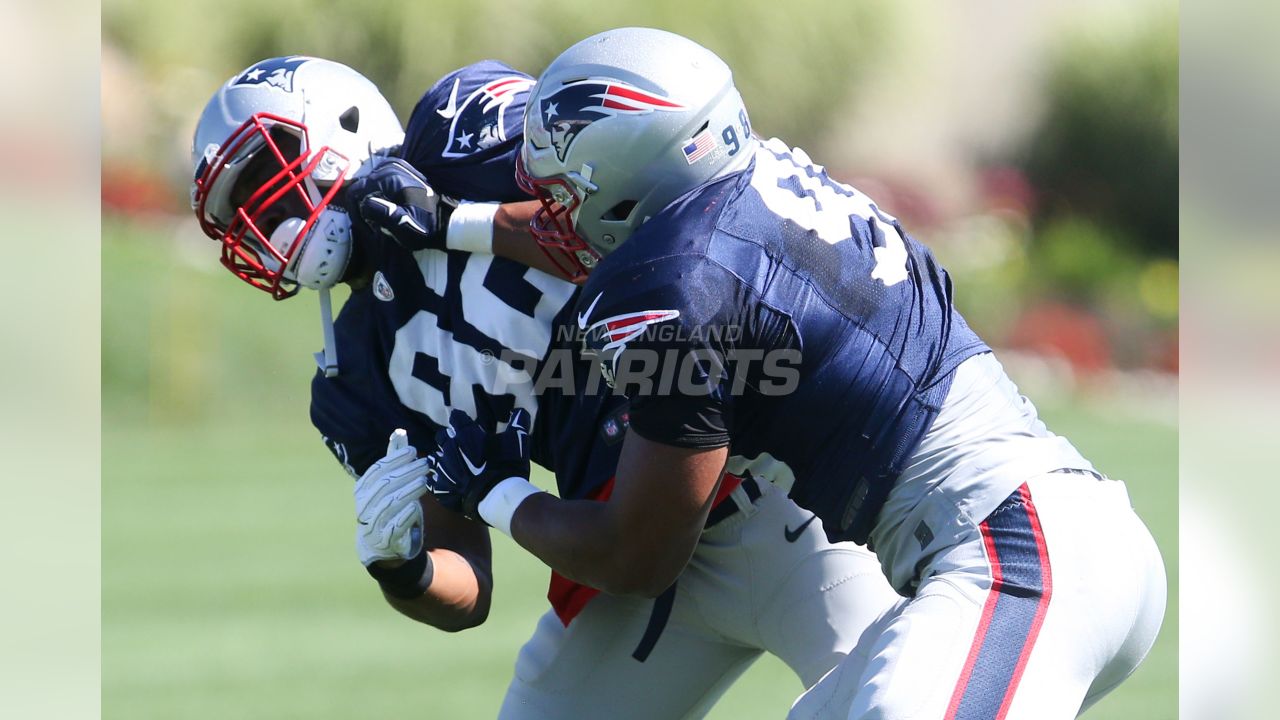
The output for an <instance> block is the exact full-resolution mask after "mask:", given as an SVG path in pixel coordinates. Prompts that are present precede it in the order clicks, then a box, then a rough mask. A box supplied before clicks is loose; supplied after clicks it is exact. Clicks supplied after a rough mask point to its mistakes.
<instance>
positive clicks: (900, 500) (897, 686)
mask: <svg viewBox="0 0 1280 720" xmlns="http://www.w3.org/2000/svg"><path fill="white" fill-rule="evenodd" d="M521 163H522V167H521V169H520V172H521V175H522V178H523V181H524V183H525V184H526V186H527V187H529V188H530V189H531V190H532V191H533V192H536V193H537V195H538V196H539V198H540V199H541V200H542V201H543V205H544V207H543V209H542V210H541V211H539V212H538V214H537V215H536V217H535V218H533V229H534V232H535V233H536V234H537V235H538V236H539V237H540V240H541V242H542V243H543V244H544V246H546V247H548V248H551V249H552V250H553V251H555V252H558V253H560V255H561V261H562V262H563V263H564V264H566V265H567V266H570V267H573V268H576V269H577V270H578V271H579V272H580V273H583V274H585V273H588V272H589V273H590V275H589V279H588V280H587V283H586V285H585V287H584V288H583V290H582V292H581V294H580V295H579V297H578V299H577V316H576V320H577V324H578V328H579V330H580V332H581V343H582V348H583V354H584V356H585V357H587V358H589V359H591V360H593V361H595V362H598V363H599V364H600V366H601V368H600V372H599V374H600V375H601V376H602V377H604V378H605V379H606V380H608V381H609V383H610V384H611V385H612V387H613V388H614V389H615V390H616V391H617V392H619V393H622V394H625V395H626V396H628V397H629V398H630V401H631V405H630V428H629V430H628V432H627V436H626V440H625V442H624V445H623V448H622V453H621V460H620V462H619V465H618V473H617V478H616V483H615V488H614V492H613V495H612V498H611V500H610V502H608V503H598V502H590V501H583V500H573V499H557V498H554V497H552V496H550V495H548V494H546V493H541V492H538V491H537V489H536V488H534V487H532V486H531V485H529V483H527V482H526V481H525V479H524V478H523V477H522V476H521V475H520V474H519V473H514V474H510V475H508V474H507V473H510V471H511V470H512V468H515V467H516V465H515V464H514V463H513V457H514V456H513V452H514V451H513V449H512V448H517V447H518V445H515V444H513V443H512V435H513V433H516V432H518V431H515V430H511V431H507V432H505V433H500V434H498V435H496V436H494V437H489V436H488V435H487V434H486V433H485V432H484V431H483V429H481V428H478V427H477V426H475V425H474V424H473V423H470V422H468V421H467V420H465V419H463V418H459V419H458V420H457V422H455V423H454V425H453V427H452V428H451V429H450V430H449V432H447V433H444V434H441V435H440V436H439V437H438V439H439V441H440V445H441V449H440V451H439V452H438V454H437V458H436V467H435V468H434V469H433V470H432V471H431V472H430V473H429V474H428V485H429V486H430V490H431V492H432V493H433V494H434V495H435V496H436V497H437V499H438V500H440V501H441V504H443V505H445V506H446V507H449V508H455V509H458V510H459V511H461V512H463V513H465V514H468V515H471V516H476V515H478V516H479V517H480V518H483V519H484V520H486V521H487V522H489V523H490V524H491V525H493V526H494V527H498V528H501V529H503V530H505V531H507V532H509V533H510V534H511V535H512V537H514V538H515V539H516V541H517V542H519V543H520V544H521V545H523V546H524V547H525V548H527V549H529V550H530V551H531V552H533V553H534V554H535V555H537V556H538V557H540V558H541V559H542V560H544V561H545V562H546V563H547V564H548V565H550V566H552V567H553V568H555V569H556V570H558V571H560V572H562V573H564V574H565V575H567V576H568V577H571V578H574V579H576V580H579V581H581V582H584V583H587V584H590V585H593V586H596V587H600V588H604V589H605V590H607V591H612V592H618V593H635V594H641V595H654V594H656V593H658V592H660V591H661V590H662V588H664V587H666V586H667V585H668V584H669V583H670V582H671V581H672V580H673V579H674V578H675V577H676V576H677V575H678V574H679V573H680V572H681V570H682V569H683V568H684V567H685V564H686V563H687V562H688V560H689V558H690V555H691V553H693V548H694V544H695V543H696V542H697V540H698V531H699V528H700V527H701V524H702V522H703V520H704V518H705V517H706V516H707V513H708V508H709V507H710V506H711V503H712V500H713V498H714V495H715V492H716V488H717V486H718V484H719V483H720V482H721V477H722V475H723V473H725V472H726V471H728V472H729V473H742V472H750V473H753V474H755V475H756V476H762V477H768V478H770V479H771V480H773V481H774V482H775V483H777V484H779V485H781V486H782V487H784V488H785V489H786V490H787V491H788V492H789V494H790V496H791V497H792V498H793V499H795V500H796V501H797V502H798V503H799V504H800V506H801V507H804V508H806V509H809V510H811V511H813V512H814V513H815V514H816V516H817V517H818V518H819V520H821V522H822V525H823V528H824V530H825V532H826V534H827V535H828V536H829V538H830V539H831V540H833V541H834V540H852V541H854V542H869V543H870V544H871V545H872V546H873V548H874V549H875V551H876V553H877V554H878V556H879V561H880V564H881V566H882V568H883V570H884V573H885V575H886V577H887V578H888V579H889V581H890V583H891V584H892V585H893V586H894V587H895V588H896V589H897V590H898V591H899V592H900V593H902V594H903V595H905V596H908V597H909V598H910V600H909V601H908V602H905V603H903V604H901V605H899V606H897V607H896V608H895V609H894V611H892V612H890V613H888V614H886V616H885V617H884V618H882V619H881V621H879V622H878V623H877V624H876V625H875V627H874V628H873V629H872V631H870V632H868V633H867V635H865V636H864V638H863V640H862V641H860V642H859V644H858V647H857V648H856V650H855V651H854V652H853V653H851V654H850V655H849V657H847V658H846V659H845V660H844V661H843V662H842V663H841V664H840V665H839V666H837V667H836V668H835V669H833V670H832V671H831V672H829V673H828V674H827V675H826V676H825V677H824V679H823V680H822V681H821V682H820V683H819V684H818V685H817V686H815V687H814V688H812V689H810V690H809V691H807V692H806V694H805V695H803V696H802V697H801V698H800V699H799V700H798V701H797V703H796V704H795V706H794V707H793V708H792V712H791V717H794V718H811V717H824V718H825V717H838V718H846V717H847V718H901V719H903V720H905V719H906V718H917V719H919V718H948V719H950V718H975V719H977V718H985V719H987V720H990V719H991V718H1004V717H1017V718H1036V719H1042V718H1069V717H1074V716H1075V715H1076V714H1077V713H1079V712H1080V711H1081V710H1082V709H1083V708H1086V707H1088V706H1089V705H1090V704H1092V703H1093V702H1095V701H1096V700H1097V699H1098V698H1099V697H1101V696H1102V695H1103V694H1105V693H1106V692H1108V691H1110V690H1111V689H1113V688H1114V687H1115V686H1116V685H1117V684H1119V683H1120V682H1121V681H1122V680H1123V679H1124V678H1125V677H1127V676H1128V674H1129V673H1130V672H1132V671H1133V669H1134V668H1135V667H1136V666H1137V665H1138V663H1139V662H1140V661H1141V660H1142V658H1143V657H1144V656H1145V654H1146V653H1147V651H1148V650H1149V649H1150V647H1151V645H1152V643H1153V642H1154V640H1155V637H1156V634H1157V631H1158V629H1159V626H1160V623H1161V620H1162V617H1163V612H1164V604H1165V592H1166V589H1165V578H1164V570H1163V565H1162V562H1161V559H1160V554H1159V551H1158V549H1157V548H1156V546H1155V544H1154V542H1153V540H1152V538H1151V535H1150V533H1149V532H1148V531H1147V529H1146V528H1145V526H1144V525H1143V524H1142V522H1141V520H1139V519H1138V517H1137V515H1136V514H1135V513H1134V512H1133V510H1132V508H1131V507H1130V504H1129V501H1128V496H1127V493H1126V491H1125V488H1124V485H1123V484H1122V483H1120V482H1118V481H1115V480H1111V479H1109V478H1107V477H1105V476H1104V475H1103V474H1102V473H1100V472H1099V471H1098V470H1097V469H1095V468H1094V467H1093V466H1092V465H1091V464H1090V463H1089V462H1088V461H1087V460H1086V459H1085V458H1083V457H1082V456H1081V455H1080V453H1079V452H1077V451H1076V449H1075V448H1074V447H1073V446H1072V445H1071V443H1070V442H1068V441H1067V440H1066V439H1064V438H1062V437H1059V436H1057V435H1054V434H1053V433H1051V432H1049V431H1048V429H1047V428H1046V427H1045V426H1044V424H1043V423H1042V422H1040V420H1039V419H1038V418H1037V415H1036V411H1035V408H1034V407H1033V406H1032V405H1031V403H1030V402H1029V401H1028V400H1027V399H1026V398H1024V397H1022V396H1021V395H1020V394H1019V393H1018V391H1017V389H1016V388H1015V387H1014V385H1013V384H1012V383H1011V382H1010V380H1009V379H1008V378H1007V377H1006V375H1005V373H1004V370H1003V369H1002V367H1001V366H1000V364H999V363H998V362H997V361H996V360H995V359H994V357H993V356H992V354H991V351H990V349H989V348H988V347H987V346H986V345H985V344H984V343H983V342H982V341H981V340H980V339H979V338H978V337H977V336H976V335H975V334H974V333H973V332H972V331H971V330H970V329H969V327H968V326H967V325H966V323H965V321H964V319H963V318H962V317H961V316H960V315H959V314H958V313H957V312H956V311H955V309H954V308H953V305H952V292H953V288H952V285H951V280H950V278H949V277H948V275H947V273H946V271H945V270H943V268H942V267H941V266H940V265H939V264H938V263H937V261H936V260H935V259H934V258H933V256H932V255H931V254H930V252H929V251H928V249H926V248H925V247H924V246H923V245H921V244H919V243H917V242H916V241H915V240H913V239H912V238H910V237H909V236H908V235H907V234H906V232H905V231H904V230H903V228H902V226H901V224H900V223H899V222H898V221H897V220H896V219H895V218H894V217H893V216H891V215H889V214H888V213H886V212H885V211H883V210H881V209H880V208H879V207H877V206H876V204H875V203H874V202H872V200H871V199H870V198H868V197H867V196H865V195H863V194H862V193H860V192H858V191H857V190H855V189H854V188H851V187H849V186H847V185H844V184H842V183H839V182H836V181H835V180H833V179H832V178H830V177H829V176H828V175H827V173H826V171H825V170H824V169H823V168H822V166H820V165H817V164H815V163H814V162H813V161H811V160H810V159H809V157H808V156H807V155H805V154H804V152H803V151H800V150H796V149H791V148H789V147H788V146H786V145H785V144H783V143H782V142H780V141H778V140H770V141H767V142H764V141H761V140H759V139H757V138H756V136H755V135H754V134H753V133H752V129H751V125H750V122H749V119H748V115H747V112H746V108H745V107H744V105H743V102H742V99H741V97H740V96H739V94H738V92H737V90H736V89H735V87H734V84H733V79H732V75H731V73H730V71H729V68H728V67H726V66H725V64H724V63H723V62H722V61H721V60H720V59H719V58H718V57H716V56H715V55H714V54H713V53H711V52H710V51H708V50H706V49H705V48H703V47H701V46H699V45H697V44H696V43H694V42H692V41H690V40H688V39H686V38H683V37H680V36H678V35H674V34H671V33H667V32H662V31H658V30H647V29H639V28H625V29H620V30H615V31H609V32H605V33H602V34H599V35H596V36H593V37H591V38H588V39H586V40H584V41H582V42H580V43H578V44H576V45H574V46H573V47H572V48H570V49H569V50H567V51H565V52H564V53H563V54H562V55H560V56H559V58H557V59H556V60H555V61H554V62H553V63H552V64H551V66H550V67H548V68H547V70H546V71H545V72H544V73H543V74H542V76H541V77H540V78H539V80H538V84H537V85H536V86H535V87H534V89H533V90H532V91H531V95H530V99H529V103H528V107H527V110H526V113H525V134H524V144H523V147H522V151H521ZM490 460H491V461H492V462H491V463H489V462H487V461H490Z"/></svg>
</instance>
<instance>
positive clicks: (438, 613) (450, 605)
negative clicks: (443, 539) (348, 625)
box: [383, 548, 493, 632]
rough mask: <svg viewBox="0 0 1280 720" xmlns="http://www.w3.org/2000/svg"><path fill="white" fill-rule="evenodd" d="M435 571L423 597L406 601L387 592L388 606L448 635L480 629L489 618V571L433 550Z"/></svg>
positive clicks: (440, 549)
mask: <svg viewBox="0 0 1280 720" xmlns="http://www.w3.org/2000/svg"><path fill="white" fill-rule="evenodd" d="M429 554H430V556H431V562H432V564H433V567H434V570H433V575H432V578H431V584H430V585H428V586H427V590H426V592H425V593H423V594H422V595H420V596H418V597H415V598H412V599H404V598H399V597H395V596H393V595H390V594H388V593H386V592H384V593H383V596H384V597H385V598H386V600H387V603H388V604H389V605H391V607H393V608H395V609H396V610H397V611H398V612H399V613H400V614H402V615H404V616H405V617H408V618H411V619H413V620H417V621H418V622H421V623H425V624H427V625H431V626H432V627H436V628H439V629H441V630H444V631H446V632H457V631H459V630H466V629H467V628H472V627H476V626H477V625H480V624H481V623H483V622H484V621H485V619H486V618H487V617H488V616H489V604H490V599H491V597H492V595H493V579H492V577H491V576H490V574H489V569H488V568H487V567H481V566H480V564H479V563H473V562H471V561H469V560H467V558H466V557H464V556H463V555H461V554H459V553H456V552H454V551H452V550H447V549H444V548H437V549H434V550H430V551H429Z"/></svg>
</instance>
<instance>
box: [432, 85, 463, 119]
mask: <svg viewBox="0 0 1280 720" xmlns="http://www.w3.org/2000/svg"><path fill="white" fill-rule="evenodd" d="M460 84H462V78H457V79H455V80H454V81H453V92H451V93H449V104H448V105H445V106H444V107H442V108H439V109H437V110H436V112H437V113H438V114H439V115H440V117H442V118H444V119H445V120H452V119H453V116H454V115H457V114H458V85H460Z"/></svg>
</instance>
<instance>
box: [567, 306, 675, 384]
mask: <svg viewBox="0 0 1280 720" xmlns="http://www.w3.org/2000/svg"><path fill="white" fill-rule="evenodd" d="M597 299H598V298H597ZM594 307H595V305H594V303H593V304H592V308H593V309H594ZM588 314H590V313H588ZM678 317H680V311H679V310H644V311H641V312H634V313H625V314H622V315H614V316H613V317H608V318H605V319H603V320H600V321H598V322H595V323H592V324H591V326H590V327H588V328H587V330H586V334H585V335H584V336H583V339H582V343H583V349H582V352H583V355H585V356H590V355H593V354H594V355H595V356H596V357H597V358H598V359H599V361H600V370H601V373H602V375H603V376H604V379H605V382H607V383H609V387H614V380H615V378H616V377H617V371H618V357H619V356H620V355H622V351H623V350H626V349H627V343H629V342H631V341H632V340H635V339H636V338H638V337H640V336H641V335H643V334H644V333H645V330H647V329H648V328H649V327H651V326H653V325H657V324H658V323H664V322H667V321H669V320H675V319H676V318H678Z"/></svg>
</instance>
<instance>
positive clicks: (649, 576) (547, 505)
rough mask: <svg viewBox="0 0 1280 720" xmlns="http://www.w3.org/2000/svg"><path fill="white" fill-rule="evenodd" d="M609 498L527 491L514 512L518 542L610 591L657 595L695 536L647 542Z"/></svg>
mask: <svg viewBox="0 0 1280 720" xmlns="http://www.w3.org/2000/svg"><path fill="white" fill-rule="evenodd" d="M613 510H614V509H613V508H610V507H609V504H608V503H603V502H596V501H592V500H561V499H559V498H555V497H553V496H551V495H548V494H546V493H539V494H538V495H534V496H531V497H530V498H529V499H528V500H526V501H524V502H523V503H521V504H520V507H519V508H518V509H517V510H516V513H515V515H514V516H513V517H512V522H511V533H512V537H514V538H515V540H516V542H518V543H520V545H521V546H523V547H524V548H525V549H526V550H528V551H529V552H531V553H533V554H534V555H536V556H537V557H538V558H539V559H540V560H542V561H543V562H544V563H546V564H547V565H549V566H550V567H552V568H553V569H555V570H556V571H557V572H559V573H560V574H561V575H564V576H565V577H567V578H569V579H570V580H574V581H575V582H579V583H582V584H584V585H588V586H590V587H594V588H598V589H600V590H603V591H604V592H607V593H610V594H613V595H642V596H645V597H657V596H658V595H660V594H661V593H662V591H664V590H666V589H667V587H669V586H670V585H671V583H672V582H674V581H675V579H676V577H678V576H679V574H680V572H681V570H682V569H683V568H684V566H685V564H686V563H687V562H688V561H689V557H690V556H691V555H692V553H693V547H694V545H695V544H696V543H697V535H696V534H694V535H693V536H692V537H683V538H681V537H667V538H664V541H663V542H659V543H653V544H649V543H647V542H646V541H644V534H643V533H642V532H639V531H637V530H636V529H634V528H630V529H629V528H627V527H626V525H625V520H623V519H620V518H619V517H618V513H616V512H613Z"/></svg>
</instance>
